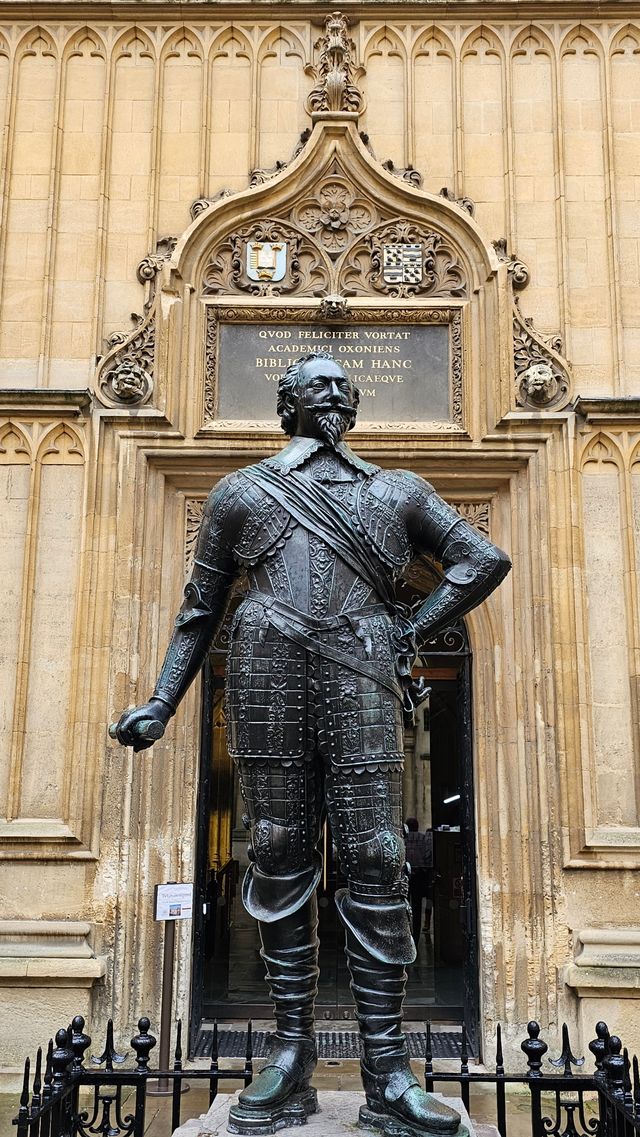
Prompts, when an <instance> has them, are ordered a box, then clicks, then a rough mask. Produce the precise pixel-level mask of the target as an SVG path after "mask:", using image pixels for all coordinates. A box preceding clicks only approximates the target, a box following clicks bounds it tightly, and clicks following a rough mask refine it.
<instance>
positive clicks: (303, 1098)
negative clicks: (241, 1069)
mask: <svg viewBox="0 0 640 1137" xmlns="http://www.w3.org/2000/svg"><path fill="white" fill-rule="evenodd" d="M316 1061H317V1059H316V1050H315V1044H314V1043H313V1042H310V1041H308V1040H300V1041H295V1042H290V1041H285V1040H280V1039H274V1041H273V1044H272V1047H271V1052H270V1054H269V1060H268V1065H266V1066H264V1067H263V1069H262V1070H261V1071H260V1073H259V1074H258V1076H257V1078H256V1079H255V1080H254V1081H253V1082H252V1083H251V1085H249V1086H247V1087H246V1088H245V1089H244V1090H243V1091H242V1093H241V1094H239V1096H238V1103H237V1105H233V1106H232V1107H231V1109H230V1110H229V1123H228V1130H229V1132H230V1133H241V1134H254V1133H255V1134H262V1133H275V1132H276V1130H277V1129H284V1128H286V1127H287V1126H289V1125H304V1124H305V1122H306V1120H307V1118H308V1117H309V1115H310V1114H312V1113H315V1112H316V1111H317V1109H318V1096H317V1094H316V1091H315V1090H314V1089H313V1088H312V1087H311V1086H310V1085H309V1080H310V1078H311V1075H312V1073H313V1070H314V1068H315V1065H316Z"/></svg>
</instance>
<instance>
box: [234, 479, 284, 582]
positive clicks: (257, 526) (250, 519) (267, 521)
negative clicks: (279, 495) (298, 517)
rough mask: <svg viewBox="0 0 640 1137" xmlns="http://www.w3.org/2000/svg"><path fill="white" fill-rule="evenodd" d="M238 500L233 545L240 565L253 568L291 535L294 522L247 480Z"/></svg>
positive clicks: (280, 507) (270, 498) (275, 503)
mask: <svg viewBox="0 0 640 1137" xmlns="http://www.w3.org/2000/svg"><path fill="white" fill-rule="evenodd" d="M242 481H243V485H242V489H241V492H240V494H239V497H238V506H239V512H240V517H241V521H240V526H239V529H238V533H237V535H236V537H235V540H234V542H233V553H234V556H235V557H236V559H237V560H238V561H240V563H241V564H243V565H246V566H251V565H255V564H257V563H258V561H261V560H263V559H264V557H266V556H269V554H270V553H272V552H274V551H275V549H276V548H278V547H279V546H280V545H281V544H282V542H283V541H284V540H285V539H286V537H287V536H288V535H289V533H290V532H291V529H292V528H293V525H294V522H293V520H292V518H291V515H290V514H289V513H288V512H287V510H286V509H284V508H283V507H282V506H281V505H278V504H277V502H275V501H274V500H273V498H272V497H269V496H268V495H267V494H265V493H263V492H262V490H261V489H260V488H259V486H256V485H254V484H253V483H252V482H250V481H249V480H248V479H247V478H243V479H242Z"/></svg>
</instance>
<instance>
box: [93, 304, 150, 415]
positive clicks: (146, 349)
mask: <svg viewBox="0 0 640 1137" xmlns="http://www.w3.org/2000/svg"><path fill="white" fill-rule="evenodd" d="M131 319H132V320H133V321H134V325H135V326H134V330H133V332H130V333H129V334H128V335H127V334H126V333H124V332H117V333H113V334H112V335H111V336H110V337H109V339H108V341H107V343H108V344H110V345H111V350H110V351H108V352H107V354H106V355H105V356H103V358H102V360H101V361H100V364H99V367H98V375H97V392H98V395H99V396H100V398H101V400H102V402H103V403H105V404H106V405H107V406H140V405H141V404H143V403H146V402H148V401H149V399H150V397H151V393H152V391H153V365H154V355H155V342H156V298H154V300H153V302H152V303H151V305H150V306H149V308H148V310H147V311H146V313H145V315H144V316H138V315H136V314H135V313H132V316H131ZM120 337H124V338H122V339H121V338H120Z"/></svg>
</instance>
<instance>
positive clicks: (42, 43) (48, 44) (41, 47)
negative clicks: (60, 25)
mask: <svg viewBox="0 0 640 1137" xmlns="http://www.w3.org/2000/svg"><path fill="white" fill-rule="evenodd" d="M27 55H44V56H46V55H48V56H52V57H53V59H57V58H58V49H57V47H56V43H55V40H54V38H53V36H52V35H51V33H50V32H49V31H47V29H46V28H43V27H42V26H41V25H38V26H37V27H35V28H30V29H29V31H27V32H25V34H24V35H23V36H22V37H21V39H20V40H19V41H18V44H17V46H16V59H17V60H20V59H24V57H25V56H27Z"/></svg>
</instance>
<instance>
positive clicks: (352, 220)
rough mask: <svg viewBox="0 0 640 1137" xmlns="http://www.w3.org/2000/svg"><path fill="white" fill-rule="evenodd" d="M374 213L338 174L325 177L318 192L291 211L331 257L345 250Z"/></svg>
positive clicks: (366, 227) (368, 223)
mask: <svg viewBox="0 0 640 1137" xmlns="http://www.w3.org/2000/svg"><path fill="white" fill-rule="evenodd" d="M377 216H378V215H377V212H376V211H374V209H373V208H372V207H371V205H370V204H369V203H368V202H366V201H365V200H364V198H362V197H360V196H358V195H357V194H356V193H355V192H354V189H353V187H352V186H351V185H350V184H349V182H348V180H347V179H346V178H341V177H339V176H333V177H329V178H327V179H325V181H324V182H323V183H322V184H321V186H320V188H319V190H318V193H317V194H316V195H314V197H313V198H309V199H307V200H305V201H302V202H301V203H300V205H297V206H296V207H295V208H294V210H293V212H292V217H293V220H295V221H296V222H297V223H298V225H299V226H300V227H301V228H302V229H305V230H306V231H307V233H311V234H313V235H314V236H315V237H316V239H317V240H318V241H319V242H320V244H321V245H322V247H323V249H324V250H325V251H326V252H327V253H328V254H329V256H330V257H331V258H333V259H335V258H337V257H339V256H340V254H341V253H343V252H344V250H345V249H346V248H347V247H348V245H349V244H350V243H351V241H352V240H353V238H354V237H357V236H358V234H360V233H364V232H365V230H367V229H368V228H369V227H370V226H371V225H372V224H373V223H374V221H375V220H376V219H377Z"/></svg>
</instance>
